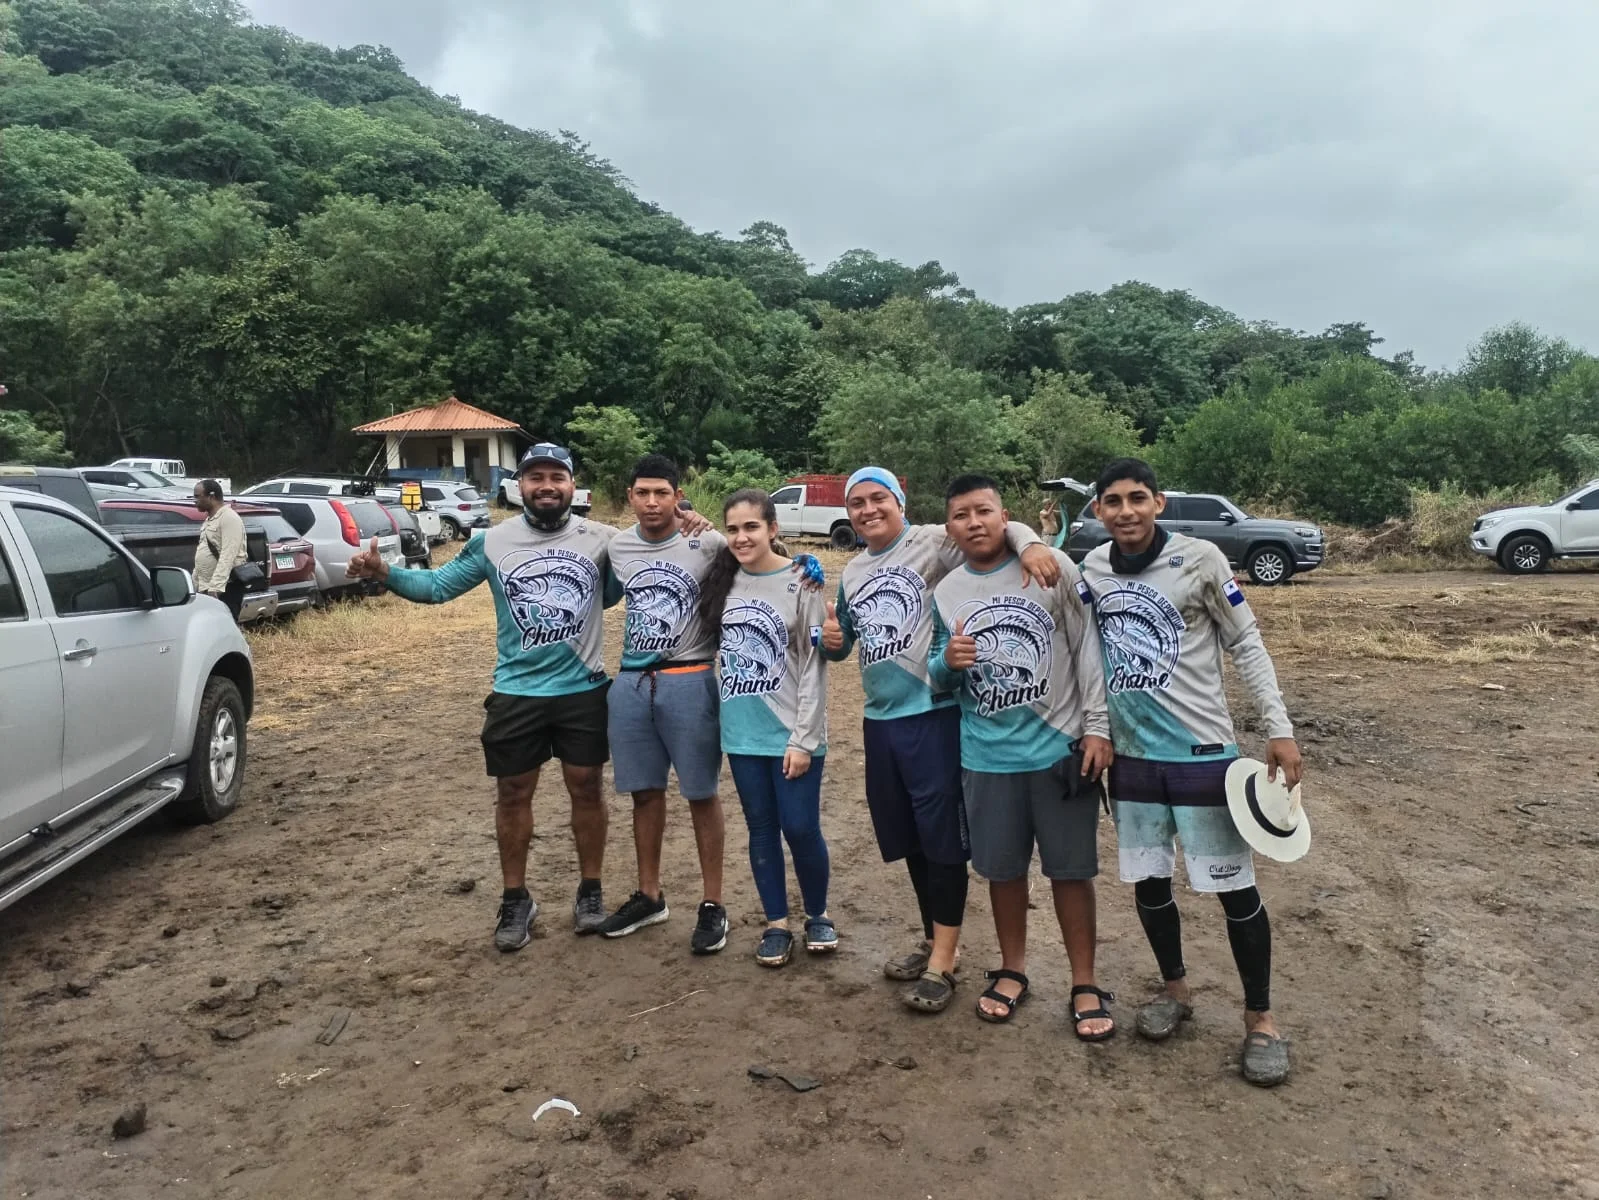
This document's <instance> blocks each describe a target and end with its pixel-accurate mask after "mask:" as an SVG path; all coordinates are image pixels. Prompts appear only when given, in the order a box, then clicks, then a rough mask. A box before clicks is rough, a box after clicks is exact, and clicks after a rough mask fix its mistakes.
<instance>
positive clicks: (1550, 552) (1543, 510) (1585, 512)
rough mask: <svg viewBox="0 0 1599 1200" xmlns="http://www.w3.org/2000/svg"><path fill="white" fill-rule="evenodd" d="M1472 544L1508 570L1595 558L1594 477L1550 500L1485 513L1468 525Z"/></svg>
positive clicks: (1598, 535)
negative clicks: (1568, 560) (1557, 560)
mask: <svg viewBox="0 0 1599 1200" xmlns="http://www.w3.org/2000/svg"><path fill="white" fill-rule="evenodd" d="M1471 548H1472V550H1473V551H1475V552H1476V553H1478V554H1481V555H1485V556H1486V557H1488V558H1491V559H1493V560H1494V561H1495V562H1497V563H1498V564H1499V565H1500V566H1501V567H1502V568H1504V569H1505V570H1506V571H1509V572H1510V573H1511V574H1512V575H1528V574H1531V573H1532V572H1534V571H1542V570H1544V569H1545V568H1546V567H1548V566H1549V563H1550V562H1551V561H1552V560H1553V559H1557V558H1599V479H1590V480H1589V481H1588V482H1587V483H1585V484H1583V485H1582V486H1581V487H1579V488H1574V489H1573V490H1571V491H1569V492H1567V493H1566V494H1565V495H1564V496H1562V497H1560V499H1558V500H1556V501H1555V502H1554V503H1553V504H1539V505H1533V506H1529V507H1526V508H1501V509H1500V510H1499V511H1498V512H1490V513H1484V514H1483V515H1482V516H1480V517H1478V518H1477V521H1476V523H1475V524H1474V525H1473V526H1472V527H1471Z"/></svg>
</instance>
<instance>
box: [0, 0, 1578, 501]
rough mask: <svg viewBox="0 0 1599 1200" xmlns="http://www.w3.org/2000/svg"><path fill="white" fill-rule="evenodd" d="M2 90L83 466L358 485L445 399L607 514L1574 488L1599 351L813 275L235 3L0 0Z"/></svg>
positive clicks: (1181, 304)
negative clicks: (1132, 465) (729, 484)
mask: <svg viewBox="0 0 1599 1200" xmlns="http://www.w3.org/2000/svg"><path fill="white" fill-rule="evenodd" d="M0 89H3V92H4V95H5V104H4V105H3V107H0V122H3V126H4V128H3V129H0V154H3V158H4V167H5V169H4V171H3V172H0V353H3V358H0V379H3V380H4V382H5V383H6V384H7V385H9V395H8V396H7V397H5V401H4V402H5V403H6V404H8V405H10V406H11V408H12V409H13V410H14V411H13V412H12V413H11V414H10V416H9V418H8V421H9V423H8V424H7V425H6V426H5V428H6V430H7V431H8V432H6V433H5V434H4V435H3V438H6V439H10V441H11V442H12V443H15V444H20V445H34V444H41V445H49V446H56V445H58V444H59V441H58V440H59V439H64V443H65V446H66V448H67V450H69V451H70V452H71V453H72V454H74V455H76V456H77V458H78V459H79V461H85V462H88V461H97V460H101V459H105V458H110V457H114V456H116V455H120V454H124V453H130V452H138V451H142V452H146V453H162V454H172V455H177V456H182V457H184V458H186V459H187V460H188V461H189V462H190V463H191V464H193V465H194V466H196V467H197V468H199V469H205V470H215V471H227V472H229V473H231V474H232V475H233V476H235V477H236V478H252V477H257V476H260V475H262V474H265V473H267V472H269V471H276V470H284V469H291V468H300V469H312V468H334V467H344V466H351V465H355V464H357V463H359V462H361V461H362V460H363V451H362V447H361V446H360V444H359V443H358V441H357V439H354V438H353V437H351V436H350V435H349V433H348V431H349V429H350V428H351V427H352V426H354V425H356V424H359V423H361V422H362V421H366V420H370V419H373V418H375V417H378V416H383V415H386V414H387V413H389V412H391V411H395V410H398V409H401V408H408V407H411V406H414V405H416V404H419V403H426V402H430V401H433V400H436V399H439V398H441V397H443V396H444V395H446V394H449V393H452V392H453V393H454V394H456V395H459V396H460V397H462V398H463V399H465V400H468V401H470V402H472V403H474V404H478V405H481V406H483V407H485V408H488V409H490V410H492V411H494V412H497V413H500V414H502V415H504V416H507V417H510V418H512V419H514V420H516V421H518V422H520V423H521V424H522V425H523V426H524V427H526V428H527V429H528V430H530V431H531V432H533V433H534V434H536V435H539V436H547V437H566V436H570V437H571V439H572V440H573V442H574V444H576V445H578V446H579V447H580V448H583V447H585V446H586V447H588V448H589V449H590V450H591V451H592V452H593V455H594V461H593V465H594V467H595V468H596V471H595V475H596V478H595V480H594V482H596V483H597V484H598V485H599V486H600V487H601V488H602V489H603V490H607V491H614V489H615V486H616V482H617V471H618V466H617V464H618V463H619V462H620V461H621V460H622V458H624V457H625V456H626V455H627V454H629V453H631V452H632V449H633V448H634V447H635V446H637V445H639V444H641V443H642V444H648V445H652V446H655V447H658V448H660V449H662V450H663V451H665V452H667V453H670V454H672V455H675V456H676V457H678V458H679V459H681V460H682V461H683V462H684V463H685V464H691V465H693V466H696V467H700V468H705V469H706V470H707V471H708V474H707V475H705V476H704V477H703V478H705V479H712V478H714V479H721V478H724V477H726V478H732V477H734V476H737V477H740V478H745V477H751V478H753V477H755V476H756V475H760V474H761V473H762V472H763V471H765V470H766V467H765V466H764V465H761V466H760V467H759V469H758V470H756V471H755V472H754V473H753V474H752V473H751V468H750V467H749V462H755V463H757V464H761V463H763V462H764V461H765V460H769V461H770V463H771V464H772V466H773V469H775V470H777V471H788V470H794V469H800V468H811V469H831V468H836V469H845V468H848V467H852V466H854V465H857V464H858V463H859V462H861V461H863V460H866V459H878V460H883V461H886V462H889V463H891V464H892V465H893V466H894V467H895V469H896V470H898V471H899V472H900V473H901V474H903V475H905V476H907V477H908V478H909V479H910V480H911V488H912V498H913V503H914V504H915V505H916V506H917V507H918V508H919V509H920V510H921V512H922V514H923V515H928V514H929V513H930V512H931V511H932V507H933V506H934V505H935V504H936V500H935V497H936V496H937V494H938V489H939V487H940V485H941V483H942V481H943V480H944V479H945V478H946V477H947V476H948V475H949V474H950V473H952V472H953V471H954V470H956V469H958V468H985V469H988V470H990V471H995V472H999V473H1002V474H1004V475H1006V476H1007V477H1009V478H1012V479H1014V480H1016V481H1017V482H1018V483H1020V482H1023V481H1026V480H1031V479H1036V477H1037V475H1038V473H1039V472H1041V471H1042V472H1046V473H1049V474H1058V473H1067V474H1076V475H1078V477H1083V476H1084V475H1087V474H1091V473H1092V471H1093V469H1094V467H1095V465H1097V464H1098V463H1099V462H1101V461H1103V459H1104V458H1106V457H1107V456H1109V455H1112V454H1117V453H1122V452H1128V451H1135V450H1139V449H1140V448H1142V451H1143V452H1145V453H1147V454H1149V455H1150V456H1151V457H1153V458H1154V459H1155V460H1156V461H1157V463H1158V465H1159V466H1160V467H1161V468H1162V469H1163V471H1164V472H1165V473H1166V476H1167V478H1168V480H1169V481H1170V482H1171V483H1172V484H1173V485H1174V486H1179V485H1180V486H1186V487H1189V488H1205V489H1215V490H1219V491H1223V492H1227V493H1229V494H1231V495H1233V496H1235V497H1237V498H1239V499H1241V500H1260V501H1264V502H1269V503H1273V504H1278V505H1285V506H1295V507H1298V508H1300V509H1302V510H1304V511H1306V512H1310V513H1317V514H1321V515H1323V516H1326V517H1331V518H1337V519H1341V520H1344V521H1351V522H1374V521H1378V520H1381V519H1383V518H1385V517H1389V516H1393V515H1397V514H1400V513H1403V512H1404V511H1405V510H1406V508H1407V505H1408V504H1409V497H1410V492H1411V489H1412V488H1414V487H1418V486H1419V487H1423V488H1437V487H1438V486H1440V485H1442V484H1444V483H1446V482H1447V483H1450V484H1452V485H1454V486H1456V487H1457V488H1463V489H1465V490H1466V491H1467V492H1470V493H1486V492H1488V491H1491V490H1493V489H1521V488H1525V487H1527V486H1529V485H1531V484H1533V483H1534V482H1535V481H1537V480H1539V479H1540V478H1541V477H1543V476H1545V475H1549V474H1553V475H1555V476H1558V477H1560V478H1562V479H1565V478H1568V477H1570V476H1571V475H1573V474H1574V473H1576V472H1577V471H1578V470H1579V469H1581V466H1582V463H1583V461H1584V457H1585V455H1586V454H1587V453H1588V452H1590V451H1591V449H1592V446H1591V442H1584V441H1583V435H1587V436H1588V437H1589V438H1590V439H1591V437H1592V436H1593V435H1594V434H1596V433H1599V362H1596V361H1595V360H1594V359H1593V358H1591V357H1589V356H1587V355H1585V354H1583V353H1581V352H1579V351H1578V350H1576V349H1575V348H1573V347H1571V346H1569V345H1567V344H1565V343H1563V342H1560V341H1558V340H1554V339H1549V338H1546V337H1543V336H1540V335H1539V334H1538V333H1536V332H1535V331H1533V330H1530V329H1527V328H1525V327H1522V326H1519V325H1509V326H1506V327H1505V328H1503V329H1498V330H1494V331H1491V332H1490V333H1488V334H1486V335H1485V336H1484V337H1483V338H1482V339H1481V340H1480V341H1479V342H1478V343H1477V345H1476V346H1475V348H1474V349H1473V351H1472V352H1471V354H1470V355H1469V356H1468V358H1467V360H1466V361H1465V363H1464V364H1463V365H1462V366H1461V367H1460V369H1458V370H1455V371H1450V372H1432V373H1429V372H1426V371H1424V370H1422V369H1421V368H1420V367H1418V366H1417V364H1415V363H1414V362H1413V361H1412V360H1411V359H1410V357H1409V355H1407V354H1398V355H1395V356H1392V357H1384V356H1383V355H1382V353H1381V350H1382V340H1381V339H1380V338H1378V337H1377V336H1376V335H1375V334H1374V333H1373V332H1372V331H1371V330H1369V329H1368V328H1367V327H1366V326H1365V325H1364V324H1361V323H1359V322H1351V323H1347V324H1340V325H1335V326H1333V327H1332V328H1330V329H1328V330H1326V331H1324V332H1321V333H1301V332H1297V331H1294V330H1291V329H1285V328H1282V327H1279V326H1276V325H1273V324H1271V323H1269V322H1264V321H1249V320H1244V319H1242V318H1240V317H1238V316H1235V315H1234V314H1232V313H1229V312H1225V311H1223V310H1221V309H1219V308H1216V307H1214V306H1212V305H1208V304H1205V303H1204V302H1202V301H1200V300H1198V299H1196V298H1195V297H1193V296H1192V295H1190V294H1189V293H1187V292H1183V291H1164V290H1161V289H1159V288H1156V287H1152V286H1149V285H1147V284H1143V283H1136V282H1130V283H1125V284H1121V285H1119V286H1117V287H1113V288H1111V289H1109V290H1108V291H1106V292H1103V293H1091V292H1083V293H1079V294H1076V295H1071V296H1067V297H1065V298H1064V299H1062V300H1059V301H1056V302H1051V303H1043V304H1034V305H1028V306H1026V307H1023V308H1018V309H1015V310H1007V309H1004V308H1001V307H998V306H996V305H993V304H990V303H987V302H985V301H983V300H981V299H979V298H977V297H976V296H975V295H973V294H972V293H971V292H970V291H969V290H967V289H965V288H963V287H961V285H960V281H959V279H958V278H957V277H956V276H955V274H954V273H953V272H950V271H948V270H946V269H944V268H943V267H942V266H941V265H940V264H939V263H937V262H929V263H924V264H921V265H920V266H907V265H905V264H901V263H898V262H894V261H892V260H888V259H883V258H880V257H878V256H877V255H875V254H873V253H871V252H870V251H867V250H854V251H850V252H849V253H847V254H845V255H843V256H842V257H840V258H839V259H838V261H836V262H834V263H832V264H831V265H829V266H827V267H826V268H825V269H821V270H813V269H811V268H810V266H809V265H808V264H806V263H805V262H804V261H803V260H802V259H801V258H800V256H799V255H798V254H796V253H795V252H794V250H793V248H792V247H791V246H790V244H789V241H788V235H787V233H786V232H785V231H784V230H783V229H782V228H780V227H778V226H776V225H774V224H772V223H770V222H767V221H755V222H754V223H752V224H751V225H750V226H749V227H748V228H746V229H745V230H743V231H742V232H741V233H740V234H739V235H737V236H736V237H725V236H722V235H720V234H716V233H700V232H696V231H695V230H692V229H690V228H688V227H687V226H686V225H684V224H683V223H682V222H681V221H679V220H677V219H676V218H674V217H672V216H671V215H670V214H668V213H665V212H662V211H661V210H660V209H659V208H657V207H656V206H654V205H652V204H650V203H648V202H647V201H645V200H642V199H640V198H639V197H637V196H636V195H634V194H633V192H632V190H631V189H630V187H629V185H628V184H627V181H626V180H625V179H624V178H623V177H622V176H621V174H620V173H619V172H618V171H617V170H616V169H615V168H614V167H612V166H611V164H609V163H607V162H605V161H603V160H602V159H599V158H597V157H596V156H595V155H594V154H593V153H591V152H590V150H589V149H588V147H587V146H586V145H585V144H584V143H583V142H582V140H581V139H580V138H579V137H578V136H577V135H576V134H573V133H569V132H561V133H558V134H554V135H552V134H547V133H541V132H536V131H527V130H521V129H517V128H514V127H512V126H509V125H507V124H505V123H503V122H500V121H496V120H494V119H493V118H490V117H486V116H483V115H480V114H477V113H473V112H470V111H468V110H466V109H464V108H463V107H462V106H461V105H460V104H459V103H458V102H457V101H456V100H454V99H453V98H451V97H441V96H438V95H435V94H434V93H433V92H431V91H429V90H428V89H426V88H424V87H423V86H421V85H420V84H419V83H418V82H416V81H415V80H414V79H412V78H410V77H409V76H408V75H406V74H405V72H404V70H403V68H402V66H401V64H400V63H399V61H398V60H397V59H396V58H395V57H394V55H393V54H391V53H390V52H389V51H387V50H384V49H381V48H375V47H371V46H356V47H351V48H346V49H340V50H330V49H328V48H326V47H323V46H319V45H316V44H313V43H310V42H307V41H304V40H302V39H300V38H297V37H295V36H293V35H292V34H289V33H287V32H285V31H284V30H281V29H271V28H263V27H259V26H254V25H250V24H248V23H247V17H246V13H245V10H244V9H243V7H242V6H240V5H239V4H237V3H235V2H234V0H12V2H11V3H9V4H8V3H4V2H0ZM25 429H26V430H29V431H31V432H26V433H25V432H24V430H25ZM40 435H42V436H43V437H44V438H45V439H46V441H45V442H43V443H37V442H36V441H35V440H34V439H36V437H37V436H40ZM1572 435H1577V436H1576V437H1575V438H1573V437H1572ZM51 439H58V440H51ZM3 444H5V443H4V441H3V440H0V445H3ZM728 448H731V449H728ZM366 453H370V447H368V448H367V449H366ZM741 453H742V454H749V455H753V456H755V457H754V458H752V459H750V460H749V462H745V461H744V460H738V459H736V455H738V454H741ZM713 455H716V456H718V457H717V458H716V459H714V460H713ZM763 456H764V457H763Z"/></svg>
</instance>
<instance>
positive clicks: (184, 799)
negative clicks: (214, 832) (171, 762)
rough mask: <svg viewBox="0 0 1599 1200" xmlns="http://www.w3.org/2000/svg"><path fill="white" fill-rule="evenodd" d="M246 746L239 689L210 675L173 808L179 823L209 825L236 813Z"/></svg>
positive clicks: (228, 681) (230, 681)
mask: <svg viewBox="0 0 1599 1200" xmlns="http://www.w3.org/2000/svg"><path fill="white" fill-rule="evenodd" d="M246 745H247V736H246V730H245V719H244V698H243V697H242V696H240V695H239V688H238V685H237V684H235V683H234V682H233V680H231V679H224V678H223V677H222V676H220V675H213V676H212V677H211V678H210V679H209V680H208V681H207V682H206V685H205V695H204V696H203V697H201V700H200V719H199V720H198V721H197V722H196V723H195V731H194V745H193V746H191V747H190V749H189V777H188V780H187V782H186V783H185V784H184V788H183V794H182V795H181V796H179V797H178V799H177V801H176V802H175V805H176V810H177V813H178V815H179V816H180V817H182V818H183V819H184V820H186V821H190V822H192V823H193V824H196V825H208V824H211V823H212V822H215V821H220V820H221V819H222V818H223V817H225V816H227V815H228V814H229V813H231V812H232V811H233V810H234V809H235V808H237V807H238V805H239V793H240V792H242V791H243V790H244V763H245V757H246Z"/></svg>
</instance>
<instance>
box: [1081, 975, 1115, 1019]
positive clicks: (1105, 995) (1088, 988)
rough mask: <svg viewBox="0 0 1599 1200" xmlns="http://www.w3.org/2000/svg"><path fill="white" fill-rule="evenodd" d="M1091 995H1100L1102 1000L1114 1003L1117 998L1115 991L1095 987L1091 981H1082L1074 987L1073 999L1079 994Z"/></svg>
mask: <svg viewBox="0 0 1599 1200" xmlns="http://www.w3.org/2000/svg"><path fill="white" fill-rule="evenodd" d="M1089 995H1093V996H1098V997H1099V998H1100V999H1101V1000H1104V1001H1105V1002H1107V1003H1114V1002H1115V1000H1116V993H1115V992H1107V991H1106V990H1105V989H1104V988H1100V987H1095V986H1094V985H1093V984H1091V983H1080V984H1078V985H1077V986H1076V987H1074V988H1073V989H1072V999H1073V1000H1075V999H1077V997H1079V996H1089ZM1100 1011H1103V1010H1100ZM1085 1015H1086V1014H1085Z"/></svg>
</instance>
